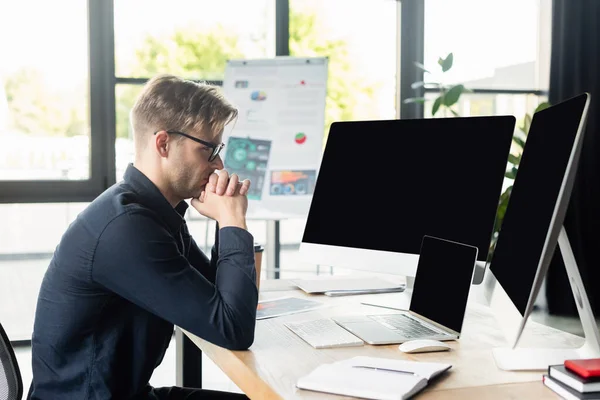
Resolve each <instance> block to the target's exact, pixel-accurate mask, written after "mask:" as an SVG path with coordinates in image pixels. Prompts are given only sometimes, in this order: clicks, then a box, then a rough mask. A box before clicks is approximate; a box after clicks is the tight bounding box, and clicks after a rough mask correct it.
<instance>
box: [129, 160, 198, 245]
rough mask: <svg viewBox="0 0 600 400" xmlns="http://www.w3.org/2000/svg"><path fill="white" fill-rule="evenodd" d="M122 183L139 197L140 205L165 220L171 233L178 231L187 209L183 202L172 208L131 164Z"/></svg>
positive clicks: (152, 184) (150, 182)
mask: <svg viewBox="0 0 600 400" xmlns="http://www.w3.org/2000/svg"><path fill="white" fill-rule="evenodd" d="M123 181H124V182H125V183H126V184H127V185H129V186H130V187H131V188H132V189H133V191H134V192H135V193H137V194H138V195H139V197H140V198H139V202H140V203H141V204H143V205H145V206H147V207H149V208H150V209H152V210H153V211H155V212H156V213H158V214H159V215H160V216H161V217H162V218H163V219H164V220H165V222H166V223H167V225H168V226H169V229H170V230H171V232H173V233H175V232H177V231H179V229H180V228H181V225H182V224H183V223H185V219H184V218H183V217H184V215H185V212H186V211H187V208H188V204H187V203H186V202H185V201H181V202H180V203H179V204H177V206H176V207H175V208H173V207H172V206H171V203H169V202H168V200H167V199H166V198H165V196H163V194H162V193H161V191H160V190H158V188H157V187H156V185H155V184H154V183H152V181H151V180H150V179H148V177H147V176H146V175H144V174H143V173H142V172H141V171H140V170H139V169H137V168H136V167H134V166H133V164H129V165H128V166H127V169H126V170H125V174H124V175H123Z"/></svg>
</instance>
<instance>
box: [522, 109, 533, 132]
mask: <svg viewBox="0 0 600 400" xmlns="http://www.w3.org/2000/svg"><path fill="white" fill-rule="evenodd" d="M529 128H531V115H529V114H525V118H523V125H522V126H521V130H522V131H523V133H524V134H526V135H527V134H528V133H529Z"/></svg>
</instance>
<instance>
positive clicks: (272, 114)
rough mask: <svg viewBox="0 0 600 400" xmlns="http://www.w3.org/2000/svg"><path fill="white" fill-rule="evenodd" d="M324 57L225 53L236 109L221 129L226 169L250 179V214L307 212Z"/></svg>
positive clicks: (317, 151)
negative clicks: (233, 55)
mask: <svg viewBox="0 0 600 400" xmlns="http://www.w3.org/2000/svg"><path fill="white" fill-rule="evenodd" d="M327 68H328V59H327V58H326V57H313V58H306V57H304V58H301V57H275V58H270V59H250V60H229V61H228V62H227V66H226V69H225V79H224V81H223V91H224V94H225V97H226V98H227V99H228V100H229V101H230V102H232V103H233V104H234V105H235V106H236V107H237V108H238V110H239V115H238V118H237V121H235V122H234V123H233V124H232V126H231V127H228V128H227V129H226V130H225V137H224V138H223V141H224V143H225V144H226V146H225V149H224V152H223V153H222V154H224V155H223V159H224V163H225V167H226V169H228V171H229V172H230V173H231V172H236V173H238V175H239V176H240V178H241V179H245V178H247V179H250V180H251V181H252V187H251V192H250V193H249V196H248V198H249V200H250V201H249V206H248V216H249V217H250V218H261V219H262V218H264V219H275V220H279V219H285V218H289V217H305V216H306V215H307V214H308V209H309V207H310V201H311V198H312V192H313V190H314V185H315V182H316V178H317V172H318V169H319V165H320V162H321V157H322V151H323V133H324V127H325V98H326V95H327Z"/></svg>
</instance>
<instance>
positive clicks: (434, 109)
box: [431, 96, 444, 117]
mask: <svg viewBox="0 0 600 400" xmlns="http://www.w3.org/2000/svg"><path fill="white" fill-rule="evenodd" d="M443 100H444V96H440V97H438V98H437V99H435V101H434V102H433V107H432V108H431V116H432V117H433V116H435V113H437V112H438V110H439V109H440V106H441V105H442V101H443Z"/></svg>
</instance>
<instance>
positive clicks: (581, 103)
mask: <svg viewBox="0 0 600 400" xmlns="http://www.w3.org/2000/svg"><path fill="white" fill-rule="evenodd" d="M589 101H590V99H589V95H588V94H586V93H584V94H581V95H579V96H576V97H573V98H571V99H568V100H566V101H564V102H561V103H559V104H556V105H554V106H552V107H549V108H547V109H545V110H543V111H539V112H537V113H536V114H535V115H534V116H533V119H532V123H531V128H530V130H529V134H528V137H527V141H526V144H525V148H524V150H523V155H522V158H521V162H520V165H519V170H518V172H517V176H516V179H515V181H514V184H513V188H512V193H511V197H510V199H509V202H508V207H507V209H506V213H505V216H504V222H503V224H502V228H501V230H500V234H499V236H498V241H497V243H496V247H495V249H494V253H493V256H492V259H491V262H490V268H489V271H488V274H486V275H487V276H486V281H488V282H492V286H493V292H492V295H491V303H490V305H491V307H492V309H493V312H494V314H495V316H496V317H497V319H498V322H499V325H500V326H501V327H502V329H503V330H504V333H505V336H506V339H507V340H508V342H509V344H510V346H511V348H509V349H496V350H494V356H495V359H496V363H497V365H498V366H499V367H500V368H502V369H507V370H516V369H542V370H543V369H546V368H547V367H548V365H551V364H562V362H563V361H564V360H565V359H567V358H581V357H580V356H581V355H582V354H580V353H577V352H576V351H574V350H572V349H569V350H554V349H525V348H519V349H516V348H515V347H516V346H517V344H518V342H519V339H520V338H521V334H522V332H523V328H524V327H525V323H526V321H527V319H528V317H529V315H530V313H531V311H532V309H533V305H534V302H535V300H536V298H537V296H538V293H539V290H540V287H541V285H542V281H543V279H544V277H545V275H546V271H547V269H548V266H549V264H550V261H551V260H552V257H553V255H554V251H555V249H556V244H557V242H559V243H560V250H561V253H562V255H563V258H564V259H565V264H566V265H567V271H568V273H569V276H570V278H571V279H570V281H571V283H572V285H573V289H574V290H576V291H577V292H578V293H577V294H578V296H577V297H578V298H577V304H578V309H579V311H580V316H581V318H582V321H583V320H584V319H586V318H591V319H592V320H591V322H590V321H588V322H587V324H588V325H591V326H592V328H589V329H588V330H590V329H591V330H590V331H589V335H587V334H588V332H586V336H591V337H588V339H593V341H595V351H592V352H591V353H588V354H590V355H593V354H597V355H596V356H599V355H600V354H599V353H598V350H599V347H598V339H599V336H598V329H597V327H596V326H595V324H594V321H593V315H592V314H591V309H590V306H589V301H588V300H587V295H586V294H585V289H584V287H583V284H582V283H581V277H580V275H579V271H578V270H577V266H576V265H575V262H574V258H573V255H572V252H571V248H570V246H569V242H568V240H567V238H566V233H565V231H564V228H563V221H564V217H565V213H566V211H567V207H568V204H569V198H570V196H571V190H572V187H573V182H574V180H575V174H576V172H577V165H578V162H579V154H580V152H581V146H582V136H583V132H584V126H585V121H586V116H587V110H588V106H589ZM486 286H487V283H486ZM582 313H583V314H585V315H581V314H582ZM585 325H586V322H584V328H585ZM594 332H595V333H594ZM592 347H593V346H592Z"/></svg>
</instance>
